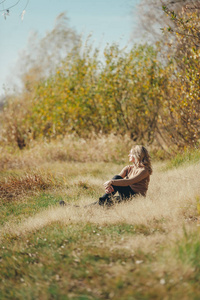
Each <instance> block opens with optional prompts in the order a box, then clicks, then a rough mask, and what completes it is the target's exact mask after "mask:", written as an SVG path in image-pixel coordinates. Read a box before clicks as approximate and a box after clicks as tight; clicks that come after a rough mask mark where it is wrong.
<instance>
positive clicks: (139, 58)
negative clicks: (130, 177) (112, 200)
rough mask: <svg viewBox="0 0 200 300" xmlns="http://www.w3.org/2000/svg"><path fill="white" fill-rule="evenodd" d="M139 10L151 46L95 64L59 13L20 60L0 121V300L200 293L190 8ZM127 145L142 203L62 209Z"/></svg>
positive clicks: (120, 162)
mask: <svg viewBox="0 0 200 300" xmlns="http://www.w3.org/2000/svg"><path fill="white" fill-rule="evenodd" d="M144 5H145V9H144ZM138 11H141V12H140V13H139V16H140V20H141V24H140V30H142V28H144V25H145V26H146V27H147V28H149V29H150V31H151V33H152V35H153V39H152V41H153V42H151V43H145V44H135V45H133V46H132V47H131V49H130V47H127V48H124V49H120V47H119V46H118V45H117V44H112V45H109V46H107V47H106V48H105V49H104V59H103V60H102V59H100V56H99V50H98V49H94V48H93V47H92V41H91V38H88V40H87V41H86V42H84V43H83V41H81V39H80V37H79V36H78V34H77V33H76V32H74V31H73V30H72V29H71V28H70V27H69V25H68V20H67V18H66V15H65V14H61V15H60V16H59V17H58V18H57V23H56V25H55V28H54V29H53V30H52V32H50V33H49V34H48V35H46V36H45V37H44V38H43V39H42V40H37V39H34V40H33V41H32V42H31V44H30V50H29V49H27V51H26V53H24V54H23V65H21V69H22V70H23V71H22V73H21V80H22V82H23V89H22V91H21V92H20V93H14V92H13V93H10V92H6V93H7V94H6V103H5V104H4V106H3V108H2V110H1V114H0V118H1V128H0V202H1V206H0V210H1V214H2V218H1V229H0V239H1V247H0V265H1V275H0V285H1V292H0V299H54V298H55V299H152V298H155V299H179V298H183V299H198V298H199V297H200V293H199V288H198V286H199V276H200V264H199V261H200V239H199V225H200V223H199V221H200V217H199V215H200V192H199V178H200V174H199V158H200V153H199V141H200V89H199V85H200V77H199V72H200V36H199V26H200V25H199V24H200V22H199V17H200V1H198V0H197V1H189V2H187V1H173V2H171V1H165V3H163V5H162V4H161V3H160V1H153V0H152V1H148V4H147V3H146V2H145V1H141V2H140V6H139V7H138ZM144 18H145V22H144V21H143V20H144ZM159 26H160V27H162V32H161V31H160V30H158V28H160V27H159ZM144 29H145V28H144ZM34 41H35V42H34ZM33 49H34V51H33ZM58 50H59V51H58ZM33 53H34V55H33ZM55 53H56V54H55ZM136 143H137V144H138V143H143V144H145V145H146V146H147V147H148V149H149V151H150V153H151V156H152V160H153V167H154V173H153V175H152V179H151V183H150V189H149V191H148V195H147V197H146V198H145V199H143V198H140V197H138V198H137V199H136V200H134V201H132V202H130V203H126V204H119V205H117V206H115V207H113V208H112V209H105V208H101V207H100V208H97V207H89V208H82V207H80V208H75V207H74V206H73V205H71V204H74V203H78V204H79V205H80V206H84V205H85V204H87V203H90V202H93V201H95V200H97V199H98V198H99V196H100V195H101V193H103V187H102V183H103V182H104V181H106V180H107V179H109V178H110V177H112V176H113V174H117V173H118V172H119V171H120V170H121V168H122V167H123V166H124V164H126V163H127V158H126V155H127V153H128V151H129V150H130V148H131V146H132V145H133V144H136ZM60 200H65V201H66V202H67V203H68V204H69V206H67V207H66V208H63V207H59V206H58V203H59V201H60Z"/></svg>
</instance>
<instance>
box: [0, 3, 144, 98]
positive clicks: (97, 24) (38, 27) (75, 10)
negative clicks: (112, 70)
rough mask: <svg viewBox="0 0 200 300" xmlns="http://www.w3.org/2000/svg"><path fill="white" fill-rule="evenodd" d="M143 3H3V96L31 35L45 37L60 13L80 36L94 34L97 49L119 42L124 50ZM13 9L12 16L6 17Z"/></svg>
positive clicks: (0, 49) (0, 7) (0, 42)
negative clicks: (98, 46) (63, 14)
mask: <svg viewBox="0 0 200 300" xmlns="http://www.w3.org/2000/svg"><path fill="white" fill-rule="evenodd" d="M139 1H140V0H0V95H2V94H3V93H4V89H3V87H4V86H5V87H6V88H11V85H12V84H11V83H12V82H14V79H15V77H16V76H17V69H16V65H17V61H18V58H19V53H20V51H22V50H23V49H25V48H26V45H27V42H28V38H29V36H30V34H31V33H33V32H38V34H39V35H40V36H41V37H43V36H44V35H45V33H46V32H48V31H51V29H53V27H54V24H55V19H56V17H57V16H58V15H59V14H60V13H62V12H66V15H67V17H68V18H69V26H70V27H71V28H73V29H75V30H76V32H77V33H78V34H81V35H83V36H88V35H89V34H92V38H93V41H94V42H95V43H97V45H99V43H101V46H102V47H103V46H104V45H106V44H107V43H109V44H111V43H113V42H117V43H118V44H119V45H120V46H122V47H123V46H126V45H127V44H128V43H129V41H130V39H131V38H132V32H133V27H134V25H135V19H134V11H135V7H136V4H137V3H139ZM12 6H13V7H12ZM9 7H11V8H10V9H9V15H5V14H4V13H5V9H7V8H9ZM24 10H25V14H24V18H23V20H22V12H23V11H24Z"/></svg>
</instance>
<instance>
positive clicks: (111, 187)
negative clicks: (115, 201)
mask: <svg viewBox="0 0 200 300" xmlns="http://www.w3.org/2000/svg"><path fill="white" fill-rule="evenodd" d="M105 191H106V194H111V193H112V192H114V188H113V186H112V185H110V186H109V187H107V188H105Z"/></svg>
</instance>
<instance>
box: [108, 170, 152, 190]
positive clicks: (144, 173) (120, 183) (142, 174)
mask: <svg viewBox="0 0 200 300" xmlns="http://www.w3.org/2000/svg"><path fill="white" fill-rule="evenodd" d="M148 175H149V172H148V170H146V169H141V171H140V172H139V173H138V174H136V175H135V176H134V177H133V178H131V179H113V180H110V184H111V185H115V186H128V185H131V184H134V183H137V182H139V181H141V180H142V179H144V178H146V177H147V176H148Z"/></svg>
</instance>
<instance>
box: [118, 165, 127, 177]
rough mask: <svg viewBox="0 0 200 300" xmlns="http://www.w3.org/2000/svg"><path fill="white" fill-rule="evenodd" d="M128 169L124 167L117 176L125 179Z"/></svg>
mask: <svg viewBox="0 0 200 300" xmlns="http://www.w3.org/2000/svg"><path fill="white" fill-rule="evenodd" d="M128 168H129V166H126V167H124V168H123V169H122V170H121V172H120V173H119V175H120V176H121V177H123V178H124V177H126V176H127V171H128Z"/></svg>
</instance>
